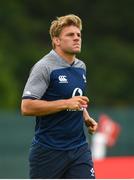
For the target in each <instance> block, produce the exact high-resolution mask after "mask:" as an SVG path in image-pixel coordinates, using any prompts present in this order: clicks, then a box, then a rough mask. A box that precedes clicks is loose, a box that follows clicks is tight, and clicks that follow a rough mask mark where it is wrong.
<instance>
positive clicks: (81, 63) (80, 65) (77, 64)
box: [75, 59, 86, 70]
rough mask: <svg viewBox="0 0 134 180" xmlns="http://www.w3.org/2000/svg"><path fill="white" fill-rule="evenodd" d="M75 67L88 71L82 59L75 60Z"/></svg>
mask: <svg viewBox="0 0 134 180" xmlns="http://www.w3.org/2000/svg"><path fill="white" fill-rule="evenodd" d="M75 67H78V68H82V69H84V70H86V64H85V63H84V61H82V60H80V59H76V60H75Z"/></svg>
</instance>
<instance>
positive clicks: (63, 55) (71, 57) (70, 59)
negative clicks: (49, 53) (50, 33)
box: [54, 49, 75, 64]
mask: <svg viewBox="0 0 134 180" xmlns="http://www.w3.org/2000/svg"><path fill="white" fill-rule="evenodd" d="M54 50H55V52H56V53H57V54H58V55H59V56H60V57H61V58H62V59H64V60H65V61H66V62H67V63H68V64H72V63H73V62H74V60H75V54H71V53H66V52H63V51H61V50H57V49H54Z"/></svg>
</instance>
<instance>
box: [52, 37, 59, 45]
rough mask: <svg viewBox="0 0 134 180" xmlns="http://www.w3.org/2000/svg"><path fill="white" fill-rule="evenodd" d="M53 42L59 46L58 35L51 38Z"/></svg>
mask: <svg viewBox="0 0 134 180" xmlns="http://www.w3.org/2000/svg"><path fill="white" fill-rule="evenodd" d="M53 42H54V44H55V45H56V46H59V45H60V39H59V37H54V38H53Z"/></svg>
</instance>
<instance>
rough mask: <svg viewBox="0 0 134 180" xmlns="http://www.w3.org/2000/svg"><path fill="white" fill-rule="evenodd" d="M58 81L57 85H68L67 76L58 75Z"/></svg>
mask: <svg viewBox="0 0 134 180" xmlns="http://www.w3.org/2000/svg"><path fill="white" fill-rule="evenodd" d="M58 79H59V83H68V80H67V76H65V75H60V76H59V77H58Z"/></svg>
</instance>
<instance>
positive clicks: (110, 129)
mask: <svg viewBox="0 0 134 180" xmlns="http://www.w3.org/2000/svg"><path fill="white" fill-rule="evenodd" d="M98 122H99V123H98V132H101V133H103V134H105V136H106V138H107V141H106V145H107V146H113V145H114V144H115V143H116V140H117V138H118V136H119V133H120V130H121V128H120V125H119V124H118V123H117V122H115V121H113V120H112V119H111V118H110V117H109V116H107V115H105V114H102V115H100V117H99V121H98Z"/></svg>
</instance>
